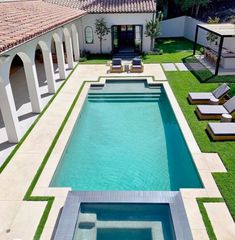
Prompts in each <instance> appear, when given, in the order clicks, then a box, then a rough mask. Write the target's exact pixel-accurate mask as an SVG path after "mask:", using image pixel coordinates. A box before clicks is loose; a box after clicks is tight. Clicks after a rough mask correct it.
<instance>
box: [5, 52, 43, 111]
mask: <svg viewBox="0 0 235 240" xmlns="http://www.w3.org/2000/svg"><path fill="white" fill-rule="evenodd" d="M34 54H35V53H33V54H32V56H29V55H27V54H26V53H24V52H17V53H16V54H15V55H14V56H13V58H12V59H11V63H10V64H9V71H8V77H9V76H10V68H11V64H12V61H13V59H14V58H15V56H16V55H18V56H19V57H20V59H21V60H22V62H23V66H24V71H25V76H26V82H27V87H28V91H29V97H30V101H31V106H32V111H33V112H35V113H40V112H41V109H42V103H41V97H40V93H39V85H38V78H37V72H36V67H35V62H34Z"/></svg>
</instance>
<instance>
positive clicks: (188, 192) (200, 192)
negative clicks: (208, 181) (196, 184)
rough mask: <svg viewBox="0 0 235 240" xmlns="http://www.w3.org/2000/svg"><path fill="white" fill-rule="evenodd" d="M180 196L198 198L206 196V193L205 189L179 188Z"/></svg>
mask: <svg viewBox="0 0 235 240" xmlns="http://www.w3.org/2000/svg"><path fill="white" fill-rule="evenodd" d="M180 192H181V195H182V198H184V199H185V198H190V199H195V198H200V197H207V196H208V193H207V191H206V189H204V188H203V189H191V188H189V189H180Z"/></svg>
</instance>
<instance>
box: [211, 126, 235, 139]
mask: <svg viewBox="0 0 235 240" xmlns="http://www.w3.org/2000/svg"><path fill="white" fill-rule="evenodd" d="M206 131H207V133H208V134H209V136H210V137H211V138H212V139H213V140H214V141H232V140H235V135H227V134H225V135H222V134H220V135H215V134H214V133H213V131H212V129H211V128H210V126H209V125H207V128H206Z"/></svg>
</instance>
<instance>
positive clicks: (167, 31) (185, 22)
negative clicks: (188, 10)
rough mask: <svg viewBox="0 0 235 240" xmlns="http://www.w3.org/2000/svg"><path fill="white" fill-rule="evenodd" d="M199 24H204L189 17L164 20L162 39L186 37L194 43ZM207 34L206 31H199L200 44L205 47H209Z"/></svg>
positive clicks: (162, 23)
mask: <svg viewBox="0 0 235 240" xmlns="http://www.w3.org/2000/svg"><path fill="white" fill-rule="evenodd" d="M199 23H202V22H200V21H198V20H196V19H194V18H192V17H187V16H182V17H177V18H172V19H167V20H163V21H162V22H161V37H163V38H167V37H185V38H187V39H189V40H191V41H194V38H195V33H196V26H197V24H199ZM206 34H207V32H206V31H204V30H202V29H200V30H199V34H198V43H200V44H201V45H203V46H206V45H207V40H206Z"/></svg>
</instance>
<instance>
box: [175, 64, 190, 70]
mask: <svg viewBox="0 0 235 240" xmlns="http://www.w3.org/2000/svg"><path fill="white" fill-rule="evenodd" d="M175 65H176V67H177V68H178V69H179V71H189V70H188V68H187V67H186V66H185V64H184V63H175Z"/></svg>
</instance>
